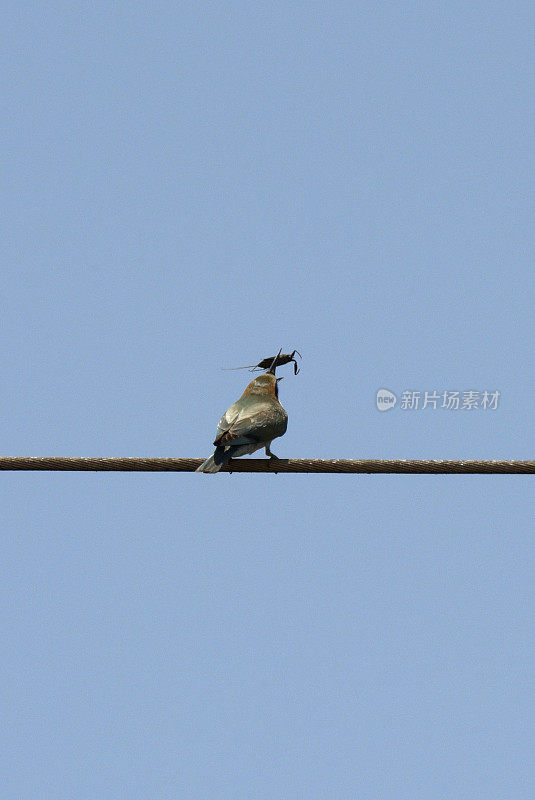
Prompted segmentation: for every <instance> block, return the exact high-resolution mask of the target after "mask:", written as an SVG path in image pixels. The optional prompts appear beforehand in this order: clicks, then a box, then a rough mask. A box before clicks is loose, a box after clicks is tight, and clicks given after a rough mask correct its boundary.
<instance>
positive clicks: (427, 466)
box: [0, 456, 535, 475]
mask: <svg viewBox="0 0 535 800" xmlns="http://www.w3.org/2000/svg"><path fill="white" fill-rule="evenodd" d="M203 460H204V459H202V458H70V457H63V456H61V457H52V458H41V457H34V456H32V457H14V456H0V471H2V470H29V471H35V470H39V471H78V472H194V471H195V470H196V469H197V467H198V466H200V464H202V462H203ZM221 471H222V472H271V473H279V472H288V473H290V472H291V473H298V472H308V473H312V472H315V473H325V474H326V473H338V474H363V473H364V474H373V473H390V474H412V475H425V474H432V475H475V474H478V475H507V474H512V475H532V474H535V461H430V460H420V459H416V460H415V459H351V458H335V459H317V458H281V459H267V458H266V459H261V458H240V459H233V460H231V461H230V462H229V463H228V464H225V466H223V467H222V469H221Z"/></svg>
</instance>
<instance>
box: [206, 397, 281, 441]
mask: <svg viewBox="0 0 535 800" xmlns="http://www.w3.org/2000/svg"><path fill="white" fill-rule="evenodd" d="M272 426H273V412H272V410H271V409H270V408H266V407H265V404H259V405H257V406H249V407H247V408H242V409H240V408H235V406H231V407H230V408H229V409H228V411H226V412H225V414H223V416H222V417H221V420H220V422H219V425H218V427H217V433H216V438H215V440H214V444H215V445H216V446H217V445H220V446H221V445H228V444H232V445H238V444H251V443H253V442H258V441H264V438H265V436H264V431H266V430H269V429H270V428H271V427H272Z"/></svg>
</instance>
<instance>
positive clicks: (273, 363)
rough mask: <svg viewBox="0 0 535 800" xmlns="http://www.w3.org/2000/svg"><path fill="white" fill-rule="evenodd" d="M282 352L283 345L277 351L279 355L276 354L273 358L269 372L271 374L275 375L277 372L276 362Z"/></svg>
mask: <svg viewBox="0 0 535 800" xmlns="http://www.w3.org/2000/svg"><path fill="white" fill-rule="evenodd" d="M281 353H282V347H281V349H280V350H279V352H278V353H277V355H276V356H275V358H274V359H273V361H272V363H271V366H270V368H269V369H268V372H269V373H271V375H274V374H275V369H276V366H275V365H276V363H277V359H278V357H279V356H280V354H281Z"/></svg>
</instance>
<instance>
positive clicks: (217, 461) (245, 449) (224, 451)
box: [195, 442, 264, 472]
mask: <svg viewBox="0 0 535 800" xmlns="http://www.w3.org/2000/svg"><path fill="white" fill-rule="evenodd" d="M262 447H264V445H263V444H258V442H252V443H251V444H233V445H230V446H228V445H227V446H226V447H220V446H218V447H216V449H215V450H214V453H213V455H211V456H209V457H208V458H207V459H206V461H203V462H202V464H201V466H200V467H197V469H196V470H195V472H219V470H220V469H221V467H222V466H223V465H224V464H226V463H227V462H228V461H230V459H231V458H237V457H238V456H245V455H250V454H251V453H254V452H255V451H256V450H259V449H261V448H262Z"/></svg>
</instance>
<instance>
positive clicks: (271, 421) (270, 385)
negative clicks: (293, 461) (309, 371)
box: [195, 350, 288, 472]
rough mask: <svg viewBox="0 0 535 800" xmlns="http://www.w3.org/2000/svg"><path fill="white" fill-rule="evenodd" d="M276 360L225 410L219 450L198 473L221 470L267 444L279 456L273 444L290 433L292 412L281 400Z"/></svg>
mask: <svg viewBox="0 0 535 800" xmlns="http://www.w3.org/2000/svg"><path fill="white" fill-rule="evenodd" d="M280 353H281V351H280V350H279V353H278V355H280ZM276 363H277V356H275V358H274V359H273V363H272V364H271V366H270V368H269V369H268V371H267V372H265V373H264V374H263V375H259V376H258V378H255V379H254V381H251V383H250V384H249V386H248V387H247V388H246V390H245V391H244V393H243V394H242V396H241V397H240V399H239V400H237V401H236V402H235V403H234V404H233V405H231V407H230V408H229V409H228V410H227V411H225V413H224V414H223V416H222V417H221V419H220V421H219V425H218V426H217V433H216V437H215V440H214V445H215V452H214V454H213V455H211V456H210V457H209V458H207V459H206V461H203V463H202V464H201V466H200V467H198V468H197V469H196V470H195V472H219V470H220V469H221V467H222V466H223V465H224V464H226V463H227V461H230V459H231V458H237V457H238V456H245V455H249V454H250V453H254V452H255V451H256V450H261V449H262V448H263V447H264V448H265V450H266V455H267V456H270V457H271V458H277V456H275V455H274V454H273V453H272V452H271V450H270V444H271V442H272V441H273V439H276V438H277V436H282V435H283V434H284V433H286V427H287V425H288V414H287V413H286V411H285V410H284V409H283V407H282V406H281V404H280V403H279V388H278V382H279V381H280V380H282V378H276V377H275V365H276Z"/></svg>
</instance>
